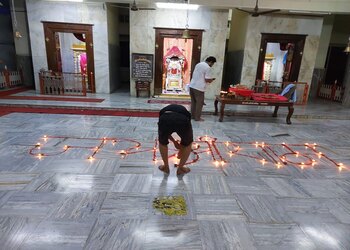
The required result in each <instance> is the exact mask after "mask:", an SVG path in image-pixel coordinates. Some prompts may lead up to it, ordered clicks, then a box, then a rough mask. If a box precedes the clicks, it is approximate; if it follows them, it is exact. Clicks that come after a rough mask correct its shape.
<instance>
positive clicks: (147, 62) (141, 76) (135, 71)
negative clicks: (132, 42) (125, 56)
mask: <svg viewBox="0 0 350 250" xmlns="http://www.w3.org/2000/svg"><path fill="white" fill-rule="evenodd" d="M131 60H132V78H133V79H135V80H143V81H152V79H153V55H151V54H138V53H133V54H132V56H131Z"/></svg>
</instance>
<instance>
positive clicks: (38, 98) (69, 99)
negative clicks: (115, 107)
mask: <svg viewBox="0 0 350 250" xmlns="http://www.w3.org/2000/svg"><path fill="white" fill-rule="evenodd" d="M0 98H1V99H12V100H35V101H59V102H103V101H104V99H98V98H82V97H79V98H78V97H76V98H73V97H56V96H0Z"/></svg>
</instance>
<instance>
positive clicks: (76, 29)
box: [42, 22, 96, 93]
mask: <svg viewBox="0 0 350 250" xmlns="http://www.w3.org/2000/svg"><path fill="white" fill-rule="evenodd" d="M42 23H43V25H44V33H45V45H46V57H47V65H48V69H49V70H52V71H56V72H61V71H62V69H61V67H60V60H61V58H60V56H58V54H60V53H58V52H59V51H58V49H60V48H59V47H58V48H57V41H58V38H57V33H58V32H62V33H73V34H83V35H84V36H85V44H86V58H87V69H86V72H87V78H88V90H89V91H90V92H92V93H95V92H96V88H95V84H94V83H95V66H94V51H93V37H92V24H76V23H60V22H42Z"/></svg>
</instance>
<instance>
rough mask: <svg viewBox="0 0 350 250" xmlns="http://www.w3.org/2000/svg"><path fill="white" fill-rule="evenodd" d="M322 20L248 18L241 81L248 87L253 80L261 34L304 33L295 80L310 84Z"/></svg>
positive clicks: (268, 17) (270, 17)
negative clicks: (298, 69)
mask: <svg viewBox="0 0 350 250" xmlns="http://www.w3.org/2000/svg"><path fill="white" fill-rule="evenodd" d="M322 23H323V20H322V18H301V17H298V18H296V17H288V16H281V17H273V16H259V17H250V20H249V23H248V30H247V39H246V45H245V51H244V59H243V69H242V77H241V83H243V84H246V85H248V86H251V85H253V84H254V82H255V76H256V70H257V65H258V59H259V49H260V41H261V33H284V34H299V35H301V34H303V35H307V37H306V40H305V47H304V55H303V58H302V62H301V66H300V73H299V79H298V81H299V82H307V83H308V84H309V85H310V84H311V80H312V73H313V69H314V66H315V60H316V54H317V50H318V44H319V40H320V34H321V30H322ZM232 25H234V24H232Z"/></svg>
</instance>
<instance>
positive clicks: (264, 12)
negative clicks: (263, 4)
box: [237, 0, 280, 17]
mask: <svg viewBox="0 0 350 250" xmlns="http://www.w3.org/2000/svg"><path fill="white" fill-rule="evenodd" d="M237 9H238V10H240V11H243V12H246V13H248V14H250V15H251V16H253V17H257V16H260V15H264V14H269V13H273V12H277V11H280V9H275V10H266V11H260V12H259V7H258V0H256V4H255V8H254V10H253V11H248V10H243V9H240V8H237Z"/></svg>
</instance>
